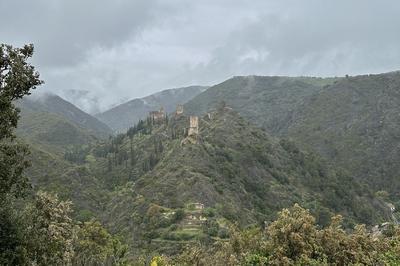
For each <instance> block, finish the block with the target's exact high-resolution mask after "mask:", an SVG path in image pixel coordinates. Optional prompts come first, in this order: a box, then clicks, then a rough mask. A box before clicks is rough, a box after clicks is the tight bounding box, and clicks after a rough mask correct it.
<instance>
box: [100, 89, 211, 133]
mask: <svg viewBox="0 0 400 266" xmlns="http://www.w3.org/2000/svg"><path fill="white" fill-rule="evenodd" d="M206 89H207V87H204V86H190V87H184V88H177V89H169V90H164V91H161V92H158V93H155V94H152V95H150V96H147V97H144V98H140V99H134V100H131V101H129V102H126V103H123V104H121V105H118V106H116V107H114V108H112V109H110V110H108V111H105V112H103V113H99V114H97V115H95V116H96V117H97V118H98V119H99V120H101V121H103V122H104V123H105V124H107V125H108V126H109V127H111V128H112V129H113V130H115V131H118V132H123V131H125V130H126V129H128V128H129V127H131V126H133V124H135V123H137V122H138V121H139V119H144V118H145V117H146V116H147V115H148V113H149V112H150V111H154V110H159V109H160V107H164V109H165V110H166V112H172V111H174V110H175V108H176V105H177V104H184V103H186V102H187V101H188V100H190V99H192V98H193V97H195V96H196V95H197V94H199V93H201V92H203V91H204V90H206Z"/></svg>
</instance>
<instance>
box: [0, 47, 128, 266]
mask: <svg viewBox="0 0 400 266" xmlns="http://www.w3.org/2000/svg"><path fill="white" fill-rule="evenodd" d="M32 54H33V46H32V45H26V46H24V47H23V48H13V47H11V46H8V45H3V44H2V45H0V114H1V115H0V119H1V120H0V264H1V265H70V264H71V263H74V264H81V263H83V262H90V263H92V262H93V263H96V264H97V263H106V262H107V261H112V262H113V263H114V264H119V265H122V264H124V263H125V262H124V257H125V250H126V248H125V247H124V246H123V245H122V244H121V243H120V242H119V241H118V240H117V239H116V238H114V237H113V236H111V235H110V234H109V233H108V232H107V231H106V230H105V229H103V228H102V227H101V225H100V224H99V223H95V224H94V223H93V222H92V223H91V224H88V223H84V224H83V226H77V222H74V221H73V219H72V218H71V213H72V209H71V202H69V201H60V200H59V199H58V198H57V196H53V195H51V194H48V193H45V192H38V193H37V194H36V195H35V196H29V195H32V194H33V191H32V190H31V189H30V184H29V180H28V178H27V177H26V176H25V175H24V174H23V171H24V170H25V169H26V168H27V167H28V166H29V161H28V159H27V155H28V154H29V149H28V147H27V146H26V145H24V144H21V143H20V142H18V141H17V139H16V136H15V135H14V129H15V127H16V126H17V121H18V118H19V116H18V114H19V109H17V108H16V107H15V106H14V104H13V102H14V101H15V100H17V99H20V98H22V97H23V96H25V95H28V94H29V93H30V90H32V89H35V87H36V86H37V85H40V84H41V83H42V82H41V81H40V80H39V74H38V73H36V72H35V70H34V67H33V66H31V65H30V64H29V63H28V62H27V60H28V58H29V57H31V56H32ZM93 227H95V228H94V230H93V229H92V228H93ZM88 236H89V237H88ZM93 247H98V249H93ZM82 257H84V260H82V259H81V258H82Z"/></svg>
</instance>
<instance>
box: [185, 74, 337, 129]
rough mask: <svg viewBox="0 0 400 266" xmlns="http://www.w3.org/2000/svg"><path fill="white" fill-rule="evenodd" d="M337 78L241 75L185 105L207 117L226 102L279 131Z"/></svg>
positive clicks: (256, 120)
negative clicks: (300, 108)
mask: <svg viewBox="0 0 400 266" xmlns="http://www.w3.org/2000/svg"><path fill="white" fill-rule="evenodd" d="M336 80H337V79H336V78H311V77H310V78H309V77H298V78H292V77H278V76H276V77H263V76H245V77H243V76H241V77H234V78H231V79H228V80H226V81H224V82H222V83H220V84H217V85H215V86H212V87H210V88H209V89H207V90H206V91H205V92H203V93H201V94H199V95H197V96H196V97H194V98H193V99H192V100H190V101H189V102H188V103H187V104H186V105H185V110H187V112H188V113H195V114H204V113H205V112H207V111H208V110H210V109H212V108H215V106H216V105H217V103H219V102H221V101H225V102H226V103H227V104H228V105H229V106H231V107H232V108H234V109H235V110H237V111H238V112H239V113H240V114H241V115H242V116H244V117H245V118H247V119H249V120H250V121H251V122H253V123H255V124H257V125H259V126H261V127H263V128H266V129H267V130H268V131H269V132H270V133H275V132H279V131H280V129H281V127H282V126H283V125H284V124H285V121H287V120H290V117H291V115H292V113H293V111H294V110H296V108H297V107H298V106H301V105H303V103H304V102H305V101H306V100H307V98H308V97H309V96H311V95H313V94H315V93H317V92H319V91H321V90H322V89H323V87H324V86H326V85H328V84H332V83H334V82H335V81H336Z"/></svg>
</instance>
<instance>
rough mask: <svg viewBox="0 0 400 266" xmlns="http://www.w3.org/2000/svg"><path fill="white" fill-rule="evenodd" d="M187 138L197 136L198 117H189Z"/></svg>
mask: <svg viewBox="0 0 400 266" xmlns="http://www.w3.org/2000/svg"><path fill="white" fill-rule="evenodd" d="M189 119H190V123H189V132H188V136H197V135H198V134H199V117H198V116H190V118H189Z"/></svg>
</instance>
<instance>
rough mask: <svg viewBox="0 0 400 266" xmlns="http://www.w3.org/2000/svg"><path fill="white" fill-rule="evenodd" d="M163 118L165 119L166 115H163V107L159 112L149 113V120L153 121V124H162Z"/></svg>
mask: <svg viewBox="0 0 400 266" xmlns="http://www.w3.org/2000/svg"><path fill="white" fill-rule="evenodd" d="M165 117H166V114H165V111H164V108H163V107H161V108H160V111H151V112H150V118H151V120H152V121H153V123H160V122H161V123H162V122H164V120H165Z"/></svg>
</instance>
